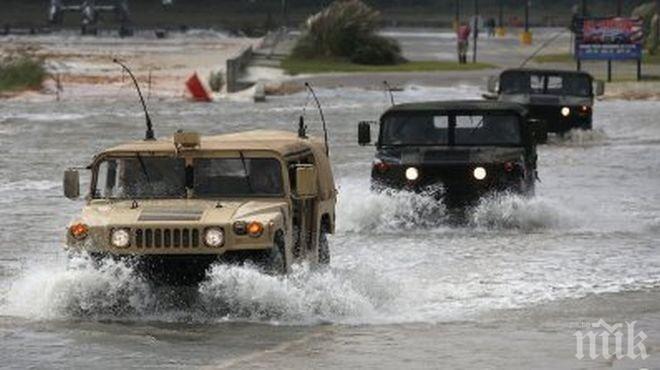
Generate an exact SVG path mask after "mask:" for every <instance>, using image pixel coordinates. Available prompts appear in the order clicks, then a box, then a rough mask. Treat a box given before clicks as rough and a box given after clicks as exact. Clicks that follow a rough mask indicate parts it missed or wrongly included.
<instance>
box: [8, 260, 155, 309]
mask: <svg viewBox="0 0 660 370" xmlns="http://www.w3.org/2000/svg"><path fill="white" fill-rule="evenodd" d="M58 262H61V261H58ZM154 302H155V298H154V297H153V296H152V294H151V291H150V289H149V286H148V284H147V283H146V282H145V281H144V280H143V279H141V278H140V277H139V276H138V275H137V274H136V273H135V271H134V269H133V267H132V266H131V265H130V264H127V263H124V262H115V261H113V260H112V259H107V260H103V261H101V262H100V263H99V265H98V266H95V264H94V262H93V261H92V260H91V259H90V258H89V257H88V256H76V257H72V258H71V259H70V261H69V265H68V266H66V264H60V265H49V266H43V265H41V266H39V265H34V267H33V268H31V269H28V270H26V271H24V273H23V274H22V275H21V276H20V277H19V278H18V279H17V280H16V281H14V283H13V284H12V285H11V288H10V289H9V291H8V293H7V295H6V304H5V305H4V307H2V314H5V315H13V316H19V317H29V318H33V319H61V318H69V317H88V318H103V317H118V316H124V315H127V314H129V313H137V314H139V313H143V312H145V311H146V310H147V309H148V307H150V306H152V305H153V304H154Z"/></svg>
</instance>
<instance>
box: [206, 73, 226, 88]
mask: <svg viewBox="0 0 660 370" xmlns="http://www.w3.org/2000/svg"><path fill="white" fill-rule="evenodd" d="M224 85H225V76H224V75H223V74H222V71H217V72H213V71H212V72H211V73H210V74H209V87H210V88H211V91H214V92H219V91H220V90H222V87H223V86H224Z"/></svg>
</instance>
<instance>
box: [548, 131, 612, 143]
mask: <svg viewBox="0 0 660 370" xmlns="http://www.w3.org/2000/svg"><path fill="white" fill-rule="evenodd" d="M607 140H608V136H607V134H606V133H605V131H604V130H603V129H601V128H598V129H593V130H581V129H573V130H570V131H568V132H567V133H565V134H564V135H555V136H552V137H549V138H548V142H549V143H551V144H555V145H562V146H578V147H581V146H593V145H598V144H602V143H605V142H606V141H607Z"/></svg>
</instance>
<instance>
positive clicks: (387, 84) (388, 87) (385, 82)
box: [383, 80, 396, 106]
mask: <svg viewBox="0 0 660 370" xmlns="http://www.w3.org/2000/svg"><path fill="white" fill-rule="evenodd" d="M383 85H385V92H387V93H389V94H390V102H391V103H392V106H395V105H396V104H395V103H394V94H392V88H391V87H390V84H389V83H387V80H385V81H383Z"/></svg>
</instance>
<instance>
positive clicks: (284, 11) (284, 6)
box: [282, 0, 289, 28]
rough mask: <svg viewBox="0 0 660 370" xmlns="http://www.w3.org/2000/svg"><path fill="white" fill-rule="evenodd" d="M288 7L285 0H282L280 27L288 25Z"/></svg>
mask: <svg viewBox="0 0 660 370" xmlns="http://www.w3.org/2000/svg"><path fill="white" fill-rule="evenodd" d="M288 13H289V12H288V8H287V1H286V0H282V27H284V28H287V27H289V14H288Z"/></svg>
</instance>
